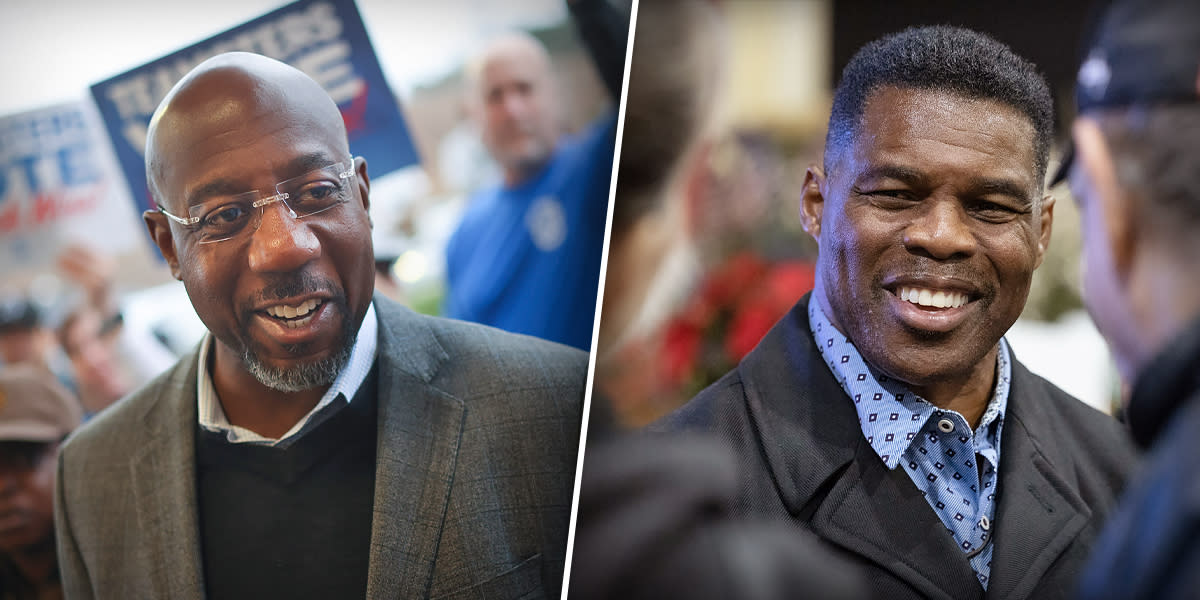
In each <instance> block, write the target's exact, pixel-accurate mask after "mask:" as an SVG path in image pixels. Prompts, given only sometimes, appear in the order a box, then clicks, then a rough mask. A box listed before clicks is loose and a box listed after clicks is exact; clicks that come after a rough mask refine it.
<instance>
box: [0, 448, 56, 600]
mask: <svg viewBox="0 0 1200 600" xmlns="http://www.w3.org/2000/svg"><path fill="white" fill-rule="evenodd" d="M57 453H58V444H56V443H51V444H47V445H45V447H43V448H42V449H41V450H40V454H39V455H38V456H37V457H34V458H31V457H28V456H26V455H24V454H23V453H22V454H15V453H12V452H9V451H8V449H7V448H0V554H2V555H4V556H6V557H8V559H9V560H11V561H12V562H13V564H14V565H16V567H17V569H18V570H19V571H20V572H21V574H22V576H24V578H25V580H26V581H28V582H30V583H31V584H32V585H33V586H34V587H35V588H37V589H39V590H46V591H52V590H57V589H58V588H59V583H58V581H56V580H55V578H54V577H53V575H54V573H55V567H56V566H57V564H58V559H57V556H56V555H55V546H54V513H53V507H54V468H55V462H54V457H55V456H56V455H57Z"/></svg>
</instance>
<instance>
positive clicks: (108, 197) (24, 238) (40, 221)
mask: <svg viewBox="0 0 1200 600" xmlns="http://www.w3.org/2000/svg"><path fill="white" fill-rule="evenodd" d="M86 108H87V106H86V105H85V103H84V102H82V101H81V102H69V103H65V104H59V105H55V106H51V107H47V108H42V109H37V110H32V111H28V112H23V113H19V114H15V115H9V116H5V117H0V273H3V274H4V276H5V277H6V278H8V277H12V276H14V274H15V273H18V272H22V271H30V270H32V269H37V268H44V267H45V266H47V265H51V264H54V260H55V259H56V258H57V253H58V252H59V250H61V248H62V247H63V246H64V245H66V244H68V243H83V244H86V245H88V246H90V247H92V248H95V249H97V250H101V251H106V252H112V253H116V252H120V251H122V250H124V249H127V248H129V247H130V246H131V245H132V242H131V240H132V239H135V238H133V237H132V235H131V234H132V233H134V231H135V230H136V229H135V226H138V227H140V226H141V220H140V219H136V218H135V217H134V215H133V211H132V210H131V207H130V206H129V203H128V202H127V201H126V200H125V195H124V193H123V192H124V190H123V186H122V185H121V183H120V181H119V180H118V178H119V177H120V176H119V175H117V174H116V173H115V172H114V171H115V169H114V167H113V166H112V159H111V157H110V156H109V154H108V153H107V151H108V149H107V145H106V144H105V143H104V140H103V135H104V134H103V133H101V132H100V131H99V130H98V129H99V127H98V125H97V124H96V122H95V120H94V115H90V114H89V113H88V112H87V110H86Z"/></svg>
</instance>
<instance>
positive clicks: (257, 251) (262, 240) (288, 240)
mask: <svg viewBox="0 0 1200 600" xmlns="http://www.w3.org/2000/svg"><path fill="white" fill-rule="evenodd" d="M259 219H260V222H259V224H258V227H257V229H256V230H254V231H251V232H250V256H249V258H250V269H251V270H253V271H258V272H274V273H287V272H291V271H295V270H296V269H299V268H300V267H301V266H303V265H304V264H306V263H308V262H309V261H312V260H315V259H316V258H318V257H319V256H321V241H320V240H318V239H317V235H316V234H315V233H313V231H312V229H310V228H309V224H308V223H306V222H305V221H304V220H302V219H297V218H295V217H293V216H292V211H291V209H289V208H288V207H287V206H286V205H285V204H284V203H283V202H273V203H271V204H268V205H266V206H263V207H262V215H261V216H260V217H259Z"/></svg>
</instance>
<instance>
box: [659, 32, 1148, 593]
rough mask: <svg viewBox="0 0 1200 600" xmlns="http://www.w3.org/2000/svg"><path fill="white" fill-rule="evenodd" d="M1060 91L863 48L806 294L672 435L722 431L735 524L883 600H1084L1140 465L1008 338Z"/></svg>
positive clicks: (903, 39) (1020, 75) (966, 64)
mask: <svg viewBox="0 0 1200 600" xmlns="http://www.w3.org/2000/svg"><path fill="white" fill-rule="evenodd" d="M1052 121H1053V113H1052V105H1051V97H1050V92H1049V90H1048V89H1047V86H1046V84H1045V81H1044V80H1043V79H1042V78H1041V76H1040V75H1038V74H1037V71H1036V70H1035V68H1034V67H1033V65H1031V64H1030V63H1029V62H1027V61H1025V60H1024V59H1022V58H1021V57H1019V56H1017V55H1016V54H1014V53H1013V52H1012V51H1011V50H1010V49H1009V48H1008V47H1006V46H1004V45H1003V44H1001V43H999V42H997V41H995V40H993V39H991V38H989V37H987V36H984V35H982V34H979V33H976V32H973V31H969V30H965V29H959V28H950V27H926V28H919V29H909V30H906V31H904V32H901V33H899V34H895V35H892V36H888V37H885V38H883V39H881V40H878V41H876V42H873V43H871V44H868V45H867V46H865V47H864V48H863V49H861V50H860V51H859V52H858V54H857V55H856V56H855V57H854V58H853V59H852V60H851V61H850V63H849V64H848V65H847V67H846V69H845V71H843V73H842V79H841V82H840V84H839V85H838V88H837V91H836V93H835V98H834V104H833V111H832V116H831V118H830V121H829V131H828V136H827V138H826V144H825V157H824V165H823V166H822V167H817V166H813V167H811V168H810V169H809V170H808V173H807V175H806V178H805V182H804V189H803V198H802V206H801V218H802V221H803V224H804V227H805V229H806V231H808V233H809V234H810V235H812V236H813V238H814V239H815V240H816V241H817V243H818V245H819V248H820V254H819V257H818V260H817V278H816V285H815V289H814V290H813V292H812V294H811V295H809V296H806V297H804V298H802V299H801V300H800V302H799V303H798V304H797V305H796V306H795V307H794V308H793V309H792V311H791V312H790V313H789V314H788V315H786V316H785V317H784V318H783V319H782V320H780V322H779V323H777V324H776V325H775V327H774V328H773V329H772V330H771V331H770V332H769V333H768V334H767V336H766V337H765V338H764V339H763V341H762V342H761V343H760V344H759V345H758V347H757V348H756V349H755V350H754V351H753V352H751V353H750V354H749V355H748V356H747V357H746V359H745V360H743V361H742V363H741V364H740V365H738V367H737V368H736V369H735V370H734V371H732V372H730V373H729V374H728V375H726V376H725V377H724V378H722V379H721V380H720V381H718V382H717V383H715V384H713V385H712V386H711V387H709V388H708V389H706V390H704V391H703V392H701V393H700V394H699V396H697V397H696V398H695V399H693V400H692V401H691V402H690V403H688V404H687V405H686V406H684V407H683V408H681V409H680V410H679V411H677V412H676V413H674V414H673V415H670V416H669V417H667V419H665V420H664V421H663V422H661V423H659V424H658V425H657V427H658V428H660V429H668V430H707V431H715V432H717V433H718V434H720V435H721V436H722V437H723V438H725V439H726V440H727V441H728V442H729V443H730V444H731V445H732V446H733V447H734V448H735V449H736V451H737V452H738V453H739V455H740V457H741V461H742V466H743V469H742V473H743V475H742V482H741V500H740V502H739V503H738V504H737V506H739V509H740V510H741V511H742V513H743V514H744V515H745V516H747V517H754V518H772V517H773V518H780V519H788V520H791V521H792V522H793V523H794V524H795V525H796V526H797V527H801V528H806V529H810V530H811V531H813V532H815V533H816V534H817V536H818V537H820V538H822V539H824V540H825V541H826V542H828V543H829V544H830V545H831V546H833V547H835V548H837V549H838V550H839V551H840V553H841V554H843V555H844V556H846V557H847V558H849V559H850V560H852V561H853V562H855V563H857V564H859V565H861V566H862V567H863V570H864V573H865V574H866V576H867V580H868V584H869V586H870V588H871V589H872V591H873V592H874V594H875V595H877V596H878V597H881V598H943V599H948V600H949V599H954V600H962V599H967V598H984V597H989V598H1006V599H1012V598H1039V599H1040V598H1058V597H1063V596H1065V595H1067V594H1069V593H1070V591H1071V589H1072V586H1073V585H1074V579H1075V577H1077V575H1078V573H1079V571H1080V569H1081V567H1082V565H1083V563H1084V559H1085V558H1086V556H1087V552H1088V550H1089V548H1090V546H1091V544H1092V542H1093V540H1094V539H1095V537H1096V534H1097V531H1098V529H1099V527H1100V525H1101V523H1102V521H1103V517H1104V515H1105V514H1107V513H1108V512H1109V511H1110V510H1111V508H1112V506H1113V504H1114V503H1115V499H1116V496H1117V493H1118V491H1119V488H1120V487H1121V486H1122V484H1123V482H1124V480H1125V478H1126V476H1127V474H1128V473H1129V471H1130V469H1131V467H1132V465H1133V463H1134V453H1133V451H1132V450H1131V448H1130V446H1129V444H1128V443H1127V442H1126V441H1125V438H1124V436H1123V434H1122V432H1121V430H1120V428H1119V426H1118V424H1117V423H1116V422H1115V421H1114V420H1112V419H1111V418H1109V417H1108V416H1106V415H1103V414H1101V413H1099V412H1097V411H1095V410H1093V409H1091V408H1089V407H1087V406H1085V405H1084V404H1083V403H1081V402H1079V401H1078V400H1076V399H1074V398H1072V397H1070V396H1068V395H1067V394H1065V393H1064V392H1062V391H1061V390H1059V389H1057V388H1056V387H1054V386H1053V385H1051V384H1050V383H1048V382H1046V381H1045V380H1043V379H1042V378H1040V377H1038V376H1036V375H1033V374H1032V373H1030V372H1029V371H1028V370H1027V369H1026V368H1025V367H1024V366H1022V365H1021V363H1019V362H1017V360H1016V357H1015V356H1014V354H1013V352H1012V350H1011V349H1010V348H1009V345H1008V344H1007V342H1005V341H1004V339H1003V335H1004V332H1005V331H1007V330H1008V328H1009V327H1010V326H1011V325H1012V324H1013V322H1014V321H1015V320H1016V319H1017V316H1018V315H1019V314H1020V313H1021V309H1022V308H1023V307H1024V305H1025V299H1026V296H1027V294H1028V292H1029V285H1030V279H1031V276H1032V274H1033V271H1034V269H1035V268H1037V266H1038V265H1039V264H1040V263H1041V260H1042V256H1043V254H1044V252H1045V249H1046V245H1047V244H1048V242H1049V239H1050V229H1051V222H1052V217H1053V208H1054V200H1053V198H1051V197H1049V196H1045V195H1044V186H1043V179H1044V176H1045V172H1046V165H1047V157H1048V154H1049V148H1050V145H1051V141H1052V136H1053V131H1052V128H1053V125H1052Z"/></svg>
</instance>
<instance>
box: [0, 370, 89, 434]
mask: <svg viewBox="0 0 1200 600" xmlns="http://www.w3.org/2000/svg"><path fill="white" fill-rule="evenodd" d="M82 419H83V408H82V406H81V405H80V403H79V400H77V399H76V398H75V396H73V395H72V394H71V392H69V391H67V389H66V388H64V387H63V386H62V384H60V383H59V382H58V379H57V378H56V377H55V376H54V374H53V373H50V372H49V371H47V370H45V369H42V368H40V367H37V366H34V365H9V366H5V367H2V368H0V441H5V442H11V441H16V442H57V441H59V440H61V439H63V438H64V437H66V436H67V434H69V433H71V432H72V431H74V430H75V428H76V427H78V426H79V423H80V421H82Z"/></svg>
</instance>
